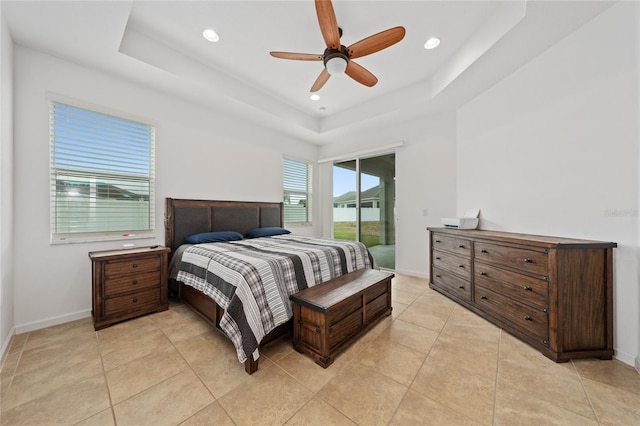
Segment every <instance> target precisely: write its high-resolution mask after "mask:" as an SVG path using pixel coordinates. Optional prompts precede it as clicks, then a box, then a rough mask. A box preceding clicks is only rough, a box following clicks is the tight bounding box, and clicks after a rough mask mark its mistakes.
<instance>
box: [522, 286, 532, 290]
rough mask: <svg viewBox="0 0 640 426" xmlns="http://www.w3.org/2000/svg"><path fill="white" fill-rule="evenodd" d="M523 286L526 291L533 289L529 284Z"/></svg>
mask: <svg viewBox="0 0 640 426" xmlns="http://www.w3.org/2000/svg"><path fill="white" fill-rule="evenodd" d="M523 288H524V291H533V289H532V288H531V287H529V286H528V285H526V286H524V287H523Z"/></svg>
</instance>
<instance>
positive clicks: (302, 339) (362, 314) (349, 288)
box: [290, 269, 394, 368]
mask: <svg viewBox="0 0 640 426" xmlns="http://www.w3.org/2000/svg"><path fill="white" fill-rule="evenodd" d="M393 277H394V275H393V274H392V273H389V272H383V271H378V270H375V269H362V270H359V271H354V272H350V273H348V274H345V275H342V276H340V277H337V278H334V279H332V280H330V281H327V282H325V283H322V284H318V285H316V286H314V287H310V288H307V289H305V290H302V291H300V292H298V293H295V294H292V295H291V296H290V299H291V300H292V301H293V348H294V349H295V350H297V351H298V352H301V353H305V354H307V355H309V356H311V357H312V358H313V360H314V361H315V362H316V363H317V364H318V365H320V366H322V367H324V368H327V367H328V366H329V365H331V363H333V361H334V360H335V356H336V354H338V353H339V352H341V351H343V350H344V349H346V348H347V346H348V345H349V344H351V343H352V342H353V341H354V340H355V339H356V338H358V337H359V336H361V335H362V334H364V333H365V332H366V331H367V330H369V329H370V328H371V327H373V325H375V323H376V322H377V320H379V319H381V318H383V317H385V316H388V315H390V314H391V309H392V307H391V279H392V278H393Z"/></svg>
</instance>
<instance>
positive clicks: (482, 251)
mask: <svg viewBox="0 0 640 426" xmlns="http://www.w3.org/2000/svg"><path fill="white" fill-rule="evenodd" d="M480 253H489V252H488V251H487V249H482V250H480Z"/></svg>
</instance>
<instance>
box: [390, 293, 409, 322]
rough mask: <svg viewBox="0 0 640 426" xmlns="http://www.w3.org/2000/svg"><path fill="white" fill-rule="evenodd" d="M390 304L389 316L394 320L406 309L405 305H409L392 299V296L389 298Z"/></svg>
mask: <svg viewBox="0 0 640 426" xmlns="http://www.w3.org/2000/svg"><path fill="white" fill-rule="evenodd" d="M391 306H392V311H391V318H393V319H394V320H395V319H396V318H398V317H399V316H400V314H402V313H403V312H404V311H405V309H407V307H409V305H406V304H404V303H400V302H398V301H397V300H393V298H391Z"/></svg>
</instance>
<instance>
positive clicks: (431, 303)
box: [413, 290, 456, 314]
mask: <svg viewBox="0 0 640 426" xmlns="http://www.w3.org/2000/svg"><path fill="white" fill-rule="evenodd" d="M413 306H416V307H424V308H425V309H432V310H435V311H438V312H442V313H445V314H450V313H451V311H452V310H453V308H454V307H455V306H456V303H455V302H454V301H453V300H451V299H447V298H446V297H444V296H442V295H440V293H436V292H433V291H431V290H430V292H429V293H424V294H423V295H422V296H420V297H418V298H417V299H416V300H415V301H414V302H413Z"/></svg>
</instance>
